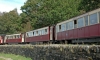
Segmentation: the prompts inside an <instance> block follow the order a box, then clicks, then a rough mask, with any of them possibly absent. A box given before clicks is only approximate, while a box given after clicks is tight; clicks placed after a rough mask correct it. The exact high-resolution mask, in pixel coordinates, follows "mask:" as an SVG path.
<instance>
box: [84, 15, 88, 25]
mask: <svg viewBox="0 0 100 60" xmlns="http://www.w3.org/2000/svg"><path fill="white" fill-rule="evenodd" d="M84 19H85V26H88V16H85V17H84Z"/></svg>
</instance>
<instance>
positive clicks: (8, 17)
mask: <svg viewBox="0 0 100 60" xmlns="http://www.w3.org/2000/svg"><path fill="white" fill-rule="evenodd" d="M0 21H1V22H0V28H2V29H0V33H1V34H12V33H18V32H20V31H21V27H20V19H19V15H18V13H17V10H16V9H14V10H12V11H10V12H4V13H3V15H2V16H0Z"/></svg>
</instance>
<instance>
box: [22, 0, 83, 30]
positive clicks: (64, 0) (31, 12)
mask: <svg viewBox="0 0 100 60" xmlns="http://www.w3.org/2000/svg"><path fill="white" fill-rule="evenodd" d="M80 1H81V0H28V1H27V2H26V3H25V4H24V6H22V7H21V9H22V11H23V13H25V15H26V16H27V17H29V20H28V21H30V22H31V25H32V27H34V28H35V29H36V28H40V27H44V26H50V25H54V24H56V23H58V22H61V21H63V20H67V19H69V18H71V17H73V16H76V15H78V14H79V12H78V10H77V8H78V5H79V3H80Z"/></svg>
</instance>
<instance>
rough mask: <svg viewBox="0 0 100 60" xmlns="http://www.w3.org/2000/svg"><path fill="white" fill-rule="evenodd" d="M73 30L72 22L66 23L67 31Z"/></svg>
mask: <svg viewBox="0 0 100 60" xmlns="http://www.w3.org/2000/svg"><path fill="white" fill-rule="evenodd" d="M73 28H74V23H73V21H70V22H68V30H71V29H73Z"/></svg>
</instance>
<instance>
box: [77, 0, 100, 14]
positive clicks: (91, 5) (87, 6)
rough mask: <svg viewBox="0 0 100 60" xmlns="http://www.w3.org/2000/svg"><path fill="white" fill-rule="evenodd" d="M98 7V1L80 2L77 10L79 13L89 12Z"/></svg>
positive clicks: (84, 0)
mask: <svg viewBox="0 0 100 60" xmlns="http://www.w3.org/2000/svg"><path fill="white" fill-rule="evenodd" d="M99 7H100V0H82V1H81V3H80V4H79V8H78V10H80V11H85V12H88V11H91V10H94V9H97V8H99Z"/></svg>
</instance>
